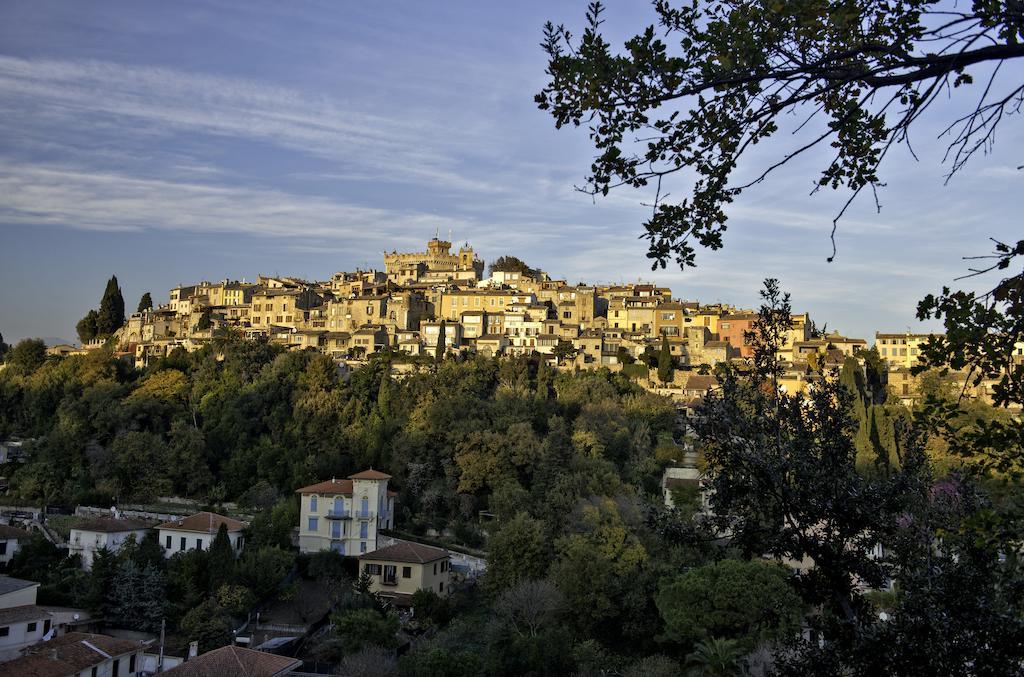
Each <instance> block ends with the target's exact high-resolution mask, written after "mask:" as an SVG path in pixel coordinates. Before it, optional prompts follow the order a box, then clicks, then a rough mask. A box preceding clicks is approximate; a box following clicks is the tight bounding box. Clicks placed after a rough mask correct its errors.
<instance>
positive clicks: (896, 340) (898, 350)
mask: <svg viewBox="0 0 1024 677" xmlns="http://www.w3.org/2000/svg"><path fill="white" fill-rule="evenodd" d="M930 336H932V334H911V333H910V332H906V333H905V334H883V333H881V332H875V347H876V348H877V349H878V354H879V355H881V356H882V359H883V360H885V361H886V362H888V363H889V367H890V368H892V367H905V368H907V369H909V368H911V367H913V366H914V365H915V364H917V363H918V361H919V359H920V355H921V346H922V345H923V344H924V343H926V342H927V341H928V338H929V337H930Z"/></svg>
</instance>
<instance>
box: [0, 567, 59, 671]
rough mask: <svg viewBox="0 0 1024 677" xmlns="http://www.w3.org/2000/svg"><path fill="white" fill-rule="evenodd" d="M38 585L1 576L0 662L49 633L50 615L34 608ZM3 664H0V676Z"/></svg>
mask: <svg viewBox="0 0 1024 677" xmlns="http://www.w3.org/2000/svg"><path fill="white" fill-rule="evenodd" d="M38 590H39V584H38V583H36V582H34V581H23V580H21V579H20V578H11V577H10V576H0V661H7V660H10V659H12V658H16V657H17V656H18V652H19V651H21V650H22V649H24V648H25V647H28V646H31V645H33V644H35V643H36V642H39V641H41V640H42V639H43V637H44V636H45V635H46V633H48V632H50V627H51V624H52V620H51V618H50V614H49V612H47V611H46V610H45V609H42V608H40V607H38V606H36V592H37V591H38ZM6 668H7V666H6V665H0V673H2V674H11V675H15V674H19V673H17V672H7V671H6Z"/></svg>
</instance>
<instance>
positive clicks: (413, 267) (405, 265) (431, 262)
mask: <svg viewBox="0 0 1024 677" xmlns="http://www.w3.org/2000/svg"><path fill="white" fill-rule="evenodd" d="M451 249H452V243H451V242H447V241H445V240H440V239H438V238H436V237H435V238H433V239H432V240H430V241H429V242H428V243H427V251H425V252H414V253H408V254H401V253H398V252H394V251H393V252H391V253H390V254H384V268H385V270H386V272H387V277H388V280H389V281H391V282H393V283H395V284H400V285H401V284H408V283H410V282H418V281H420V280H432V281H438V282H443V281H445V280H471V281H473V282H475V281H477V280H480V279H481V278H482V277H483V272H484V262H483V261H482V260H481V259H480V258H479V257H478V256H477V255H476V254H475V253H474V252H473V248H472V247H470V246H469V244H466V245H463V246H462V247H460V248H459V252H458V254H453V253H452V252H451Z"/></svg>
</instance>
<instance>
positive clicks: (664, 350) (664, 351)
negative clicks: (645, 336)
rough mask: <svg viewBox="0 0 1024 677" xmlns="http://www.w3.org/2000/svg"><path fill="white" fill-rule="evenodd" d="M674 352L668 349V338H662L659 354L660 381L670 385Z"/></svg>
mask: <svg viewBox="0 0 1024 677" xmlns="http://www.w3.org/2000/svg"><path fill="white" fill-rule="evenodd" d="M673 371H674V369H673V368H672V351H671V350H670V349H669V347H668V337H667V336H665V335H662V337H661V353H659V354H658V380H659V381H661V382H662V383H669V382H670V381H671V380H672V372H673Z"/></svg>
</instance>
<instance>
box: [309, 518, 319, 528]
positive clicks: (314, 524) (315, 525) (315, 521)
mask: <svg viewBox="0 0 1024 677" xmlns="http://www.w3.org/2000/svg"><path fill="white" fill-rule="evenodd" d="M319 526H320V520H319V519H317V518H316V517H310V518H309V531H316V530H317V528H318V527H319Z"/></svg>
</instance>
